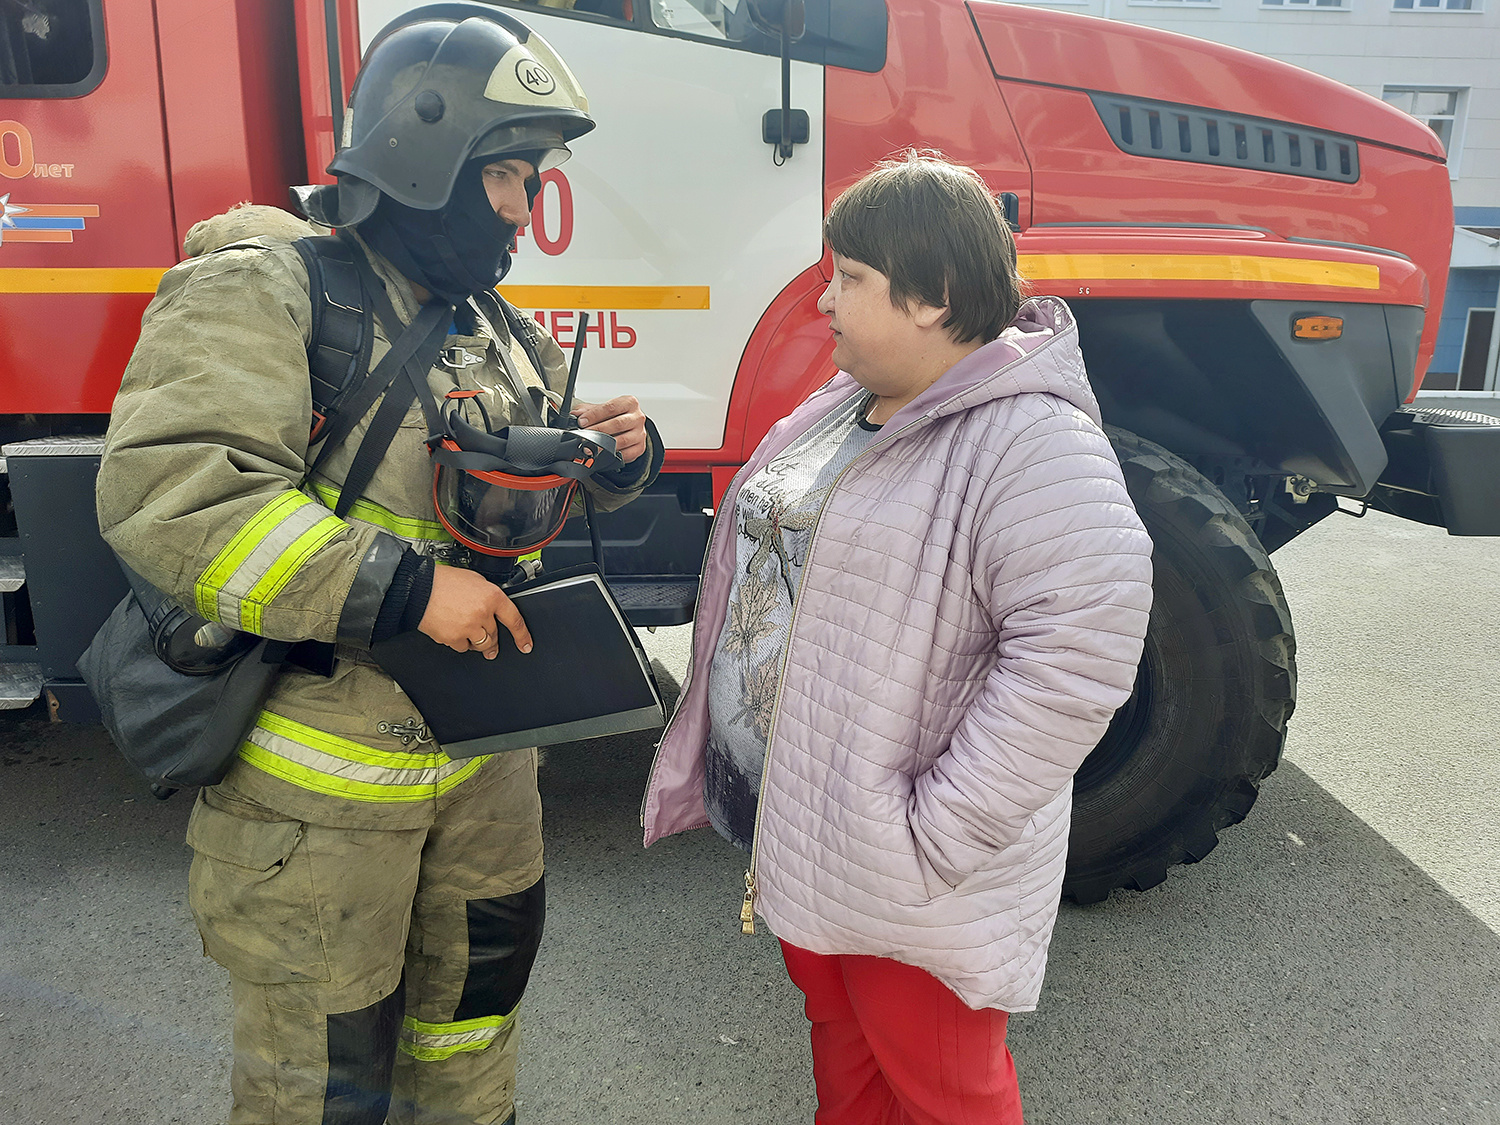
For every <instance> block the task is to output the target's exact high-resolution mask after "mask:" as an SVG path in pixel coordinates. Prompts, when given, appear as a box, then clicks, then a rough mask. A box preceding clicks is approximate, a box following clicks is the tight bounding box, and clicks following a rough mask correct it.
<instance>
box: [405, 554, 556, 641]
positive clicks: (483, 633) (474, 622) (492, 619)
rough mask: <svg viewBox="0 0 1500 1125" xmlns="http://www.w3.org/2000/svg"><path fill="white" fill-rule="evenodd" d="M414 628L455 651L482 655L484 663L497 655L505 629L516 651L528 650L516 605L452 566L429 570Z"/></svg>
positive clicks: (527, 635)
mask: <svg viewBox="0 0 1500 1125" xmlns="http://www.w3.org/2000/svg"><path fill="white" fill-rule="evenodd" d="M417 628H418V629H419V630H421V631H422V632H423V633H426V634H427V635H428V636H429V637H431V638H432V639H433V640H435V641H437V642H438V643H439V644H444V645H447V646H448V647H449V648H451V649H454V650H456V651H458V652H482V653H484V658H485V659H486V660H493V659H495V657H496V656H497V655H499V652H500V634H501V633H502V632H504V631H507V630H508V631H509V632H510V635H511V637H512V639H514V641H515V644H516V647H517V648H518V649H520V650H521V651H522V652H530V651H531V633H530V631H529V630H528V629H527V628H526V622H524V621H522V620H521V611H520V610H518V609H517V608H516V603H515V602H513V601H511V600H510V599H509V598H508V597H506V596H505V591H504V590H502V589H500V587H499V586H496V585H495V584H494V583H492V582H488V581H486V580H485V579H484V578H482V577H480V576H479V575H478V574H475V573H474V572H473V571H472V570H464V569H462V568H460V567H456V566H438V567H434V568H433V571H432V594H431V596H430V597H428V599H427V612H426V613H424V614H423V615H422V623H421V624H420V625H418V626H417Z"/></svg>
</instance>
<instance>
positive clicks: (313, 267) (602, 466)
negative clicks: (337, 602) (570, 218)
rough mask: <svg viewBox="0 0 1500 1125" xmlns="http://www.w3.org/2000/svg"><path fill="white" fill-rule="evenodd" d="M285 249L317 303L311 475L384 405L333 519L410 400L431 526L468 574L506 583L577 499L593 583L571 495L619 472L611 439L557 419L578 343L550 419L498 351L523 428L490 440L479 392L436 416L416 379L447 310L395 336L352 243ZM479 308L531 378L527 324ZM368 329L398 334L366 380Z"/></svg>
mask: <svg viewBox="0 0 1500 1125" xmlns="http://www.w3.org/2000/svg"><path fill="white" fill-rule="evenodd" d="M296 247H297V250H298V251H299V253H301V254H302V256H303V259H304V261H305V262H306V263H307V265H308V274H309V277H310V278H311V279H312V282H313V286H312V287H313V294H314V300H313V333H312V343H311V344H310V345H309V347H308V359H309V368H310V371H311V375H312V391H313V430H312V434H311V438H312V441H313V442H315V443H316V442H321V443H322V448H321V449H320V450H319V452H318V454H317V456H316V458H315V459H314V460H313V462H312V465H311V467H310V469H309V473H311V472H315V471H316V470H317V469H318V468H319V467H320V466H321V465H322V464H323V463H324V462H325V461H326V459H327V457H328V455H329V454H330V453H331V452H332V451H333V450H334V449H336V448H337V447H338V446H339V445H341V444H342V443H343V441H344V440H345V439H346V438H347V437H348V436H349V434H350V433H351V432H352V431H353V428H354V426H355V425H356V424H357V423H358V422H359V420H360V419H361V418H363V417H365V416H366V414H368V412H369V410H370V408H371V407H372V406H374V404H375V402H376V400H377V399H380V397H381V396H382V395H384V396H385V397H384V399H383V401H381V403H380V406H379V407H378V409H376V411H375V416H374V418H373V419H372V420H371V422H370V426H369V429H368V430H367V431H366V433H365V436H364V438H363V440H362V441H361V442H360V445H359V448H358V449H357V450H356V452H355V455H354V461H353V463H352V464H351V465H350V468H349V472H348V474H347V475H346V477H345V480H344V484H343V488H342V489H341V491H340V495H339V499H338V502H337V503H336V505H335V507H334V514H335V515H337V516H339V517H341V518H342V517H343V516H345V515H346V514H347V513H348V511H349V510H350V509H351V508H352V507H353V505H354V502H355V501H356V500H358V499H359V497H360V496H361V495H362V494H363V492H364V490H365V488H366V487H367V486H368V485H369V482H370V480H371V478H372V477H373V476H374V473H375V470H376V468H377V466H378V465H379V464H380V462H381V461H382V460H383V459H384V457H385V454H386V450H387V449H388V448H389V447H390V443H391V441H392V440H393V439H394V437H395V435H396V431H397V429H398V428H399V427H400V425H401V421H402V419H403V418H404V417H405V416H406V412H407V411H408V410H409V409H410V407H411V404H412V402H413V401H414V400H415V401H418V402H420V403H421V405H422V410H423V413H424V415H425V416H426V419H427V426H428V434H429V436H428V439H427V442H428V447H429V449H430V450H431V455H432V462H433V501H434V505H435V507H436V509H437V513H438V518H439V520H440V521H441V522H442V524H443V526H444V527H445V528H447V530H448V531H449V533H450V534H452V535H453V537H454V539H455V540H457V541H458V542H459V543H460V544H462V545H463V546H464V547H465V548H467V549H468V551H469V552H470V554H471V556H472V563H473V565H474V568H475V569H477V570H479V571H481V572H482V573H484V574H485V575H486V577H489V578H491V579H492V580H497V581H503V580H507V579H511V578H514V577H517V575H516V574H515V571H516V570H517V567H516V562H515V560H517V559H518V558H520V557H521V556H525V555H530V554H533V553H535V552H537V551H539V550H540V549H541V548H542V547H544V546H545V545H546V544H547V543H550V542H551V541H552V540H553V539H554V538H556V536H557V535H558V534H559V533H560V532H561V530H562V526H563V523H564V522H565V521H566V519H567V516H568V512H569V510H570V508H571V505H572V501H573V499H574V497H575V496H576V495H578V494H579V493H581V494H582V499H583V505H584V509H585V514H586V516H587V518H588V525H589V533H590V536H591V538H592V539H593V541H594V557H595V562H596V563H597V564H599V566H600V570H601V572H602V570H603V566H602V563H603V559H602V552H601V550H600V547H599V543H598V537H597V533H596V531H595V529H594V520H593V511H592V507H593V505H592V499H591V497H590V496H589V493H588V491H587V490H586V489H580V488H579V487H578V486H579V484H580V483H582V482H586V481H588V480H589V479H591V478H592V477H593V476H595V475H596V474H599V473H610V472H614V471H615V470H617V469H619V468H620V467H621V464H622V462H621V460H620V457H619V454H618V453H617V452H616V449H615V440H614V438H613V437H611V436H610V435H608V434H604V433H600V432H598V431H596V430H586V429H579V428H576V426H571V425H570V423H571V416H570V415H569V413H568V411H569V407H570V406H571V405H572V397H573V389H574V386H575V384H576V381H577V377H578V366H579V360H580V357H581V349H582V344H583V338H584V337H583V333H582V332H580V333H579V334H578V336H577V339H576V341H575V344H574V349H573V358H572V365H571V368H570V371H569V375H568V385H567V389H566V391H565V393H564V397H563V401H562V403H561V405H560V406H559V407H553V406H552V404H551V402H550V401H549V400H548V399H547V397H546V395H545V393H544V392H542V391H541V389H540V388H534V387H527V386H526V384H525V383H524V382H523V381H522V379H521V376H520V373H519V372H518V371H517V370H516V368H515V365H514V363H513V361H512V360H511V357H510V354H509V351H508V349H506V348H505V347H504V346H503V345H500V346H497V349H496V350H497V351H498V353H499V356H500V361H501V366H502V368H503V370H504V372H505V376H506V380H507V382H508V383H509V387H508V388H507V390H508V391H509V392H510V397H511V398H513V399H515V401H516V402H517V403H518V404H519V405H520V408H521V410H522V411H523V412H524V414H525V416H526V419H527V424H525V425H510V426H506V427H503V428H501V429H499V430H494V429H493V427H492V424H491V420H490V418H489V415H488V413H487V412H486V411H485V409H484V404H483V402H482V401H481V400H480V399H479V397H478V394H479V392H477V391H468V390H461V389H456V390H454V391H451V392H449V394H448V395H447V396H445V399H444V402H443V403H442V404H441V405H440V404H439V403H438V402H437V400H436V398H435V396H434V395H433V393H432V389H431V387H429V386H428V383H427V372H428V370H429V369H430V368H431V366H432V364H433V363H434V362H435V361H436V360H437V359H438V358H439V356H440V353H441V349H442V344H443V340H444V339H445V338H446V336H447V332H448V327H449V325H450V323H451V322H452V319H453V316H454V312H455V306H453V305H451V304H445V303H441V302H439V303H435V304H429V305H424V306H422V308H421V310H420V311H419V312H418V314H417V316H416V317H415V318H414V319H413V320H412V322H411V323H410V324H406V325H403V322H402V320H401V318H400V317H399V316H398V315H397V313H396V309H395V306H394V305H393V304H392V303H391V299H390V296H389V295H388V294H387V293H386V291H385V286H384V285H383V284H382V283H381V281H380V279H379V278H378V277H377V276H376V274H375V272H374V269H373V268H372V267H371V265H370V263H369V260H368V259H367V258H366V256H365V253H364V250H363V248H362V247H361V246H360V245H359V243H358V242H357V241H356V240H355V239H354V238H353V237H352V236H350V235H348V234H347V233H343V234H340V235H338V236H323V237H316V238H305V239H300V240H298V242H297V243H296ZM476 297H477V299H478V301H479V302H480V304H481V305H482V306H484V307H485V311H486V312H488V313H490V314H491V315H495V316H498V318H499V319H501V320H503V321H504V322H505V323H506V325H507V327H508V328H509V330H510V332H511V334H512V336H514V337H515V338H516V339H518V340H520V341H521V344H522V346H523V347H524V348H525V349H526V352H527V355H528V356H529V357H530V358H531V361H532V365H533V367H534V368H535V369H536V370H537V371H538V372H540V371H542V370H543V366H542V361H541V357H540V354H539V352H538V349H537V344H538V339H539V333H540V329H539V328H535V327H533V326H532V324H528V323H526V321H527V320H528V318H527V317H525V316H524V314H522V313H520V312H519V311H518V310H516V309H515V308H514V307H513V306H511V305H510V304H509V303H508V302H506V301H504V300H503V299H502V298H500V297H499V296H498V294H495V293H494V292H493V290H486V291H484V292H483V293H480V294H477V295H476ZM319 298H321V299H319ZM372 315H373V316H376V317H379V319H380V321H381V323H382V324H386V325H389V326H391V327H392V328H397V326H401V327H400V328H399V329H398V331H397V332H393V333H392V335H391V339H392V344H391V348H390V350H389V351H388V352H387V353H386V354H385V356H383V357H382V358H381V361H380V362H379V363H378V364H376V365H375V366H374V368H373V369H369V370H368V374H367V375H365V374H364V370H363V369H367V368H368V365H369V357H370V350H371V341H372V337H373V331H372V324H371V319H372ZM580 315H586V314H580ZM444 407H446V408H447V410H446V412H445V410H444ZM471 411H473V412H475V413H477V415H478V417H477V418H475V417H474V414H473V413H471ZM476 421H477V422H479V423H480V424H479V425H476V424H475V422H476Z"/></svg>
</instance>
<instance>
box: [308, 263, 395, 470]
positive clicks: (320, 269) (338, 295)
mask: <svg viewBox="0 0 1500 1125" xmlns="http://www.w3.org/2000/svg"><path fill="white" fill-rule="evenodd" d="M292 245H293V246H295V247H296V248H297V253H298V254H300V255H301V256H302V261H303V263H304V264H305V265H306V266H307V277H308V282H309V289H310V292H311V296H312V337H311V340H310V341H309V343H308V345H307V367H308V372H309V374H310V376H311V386H312V402H313V424H312V433H311V435H310V442H314V443H315V442H317V441H319V440H320V439H321V438H322V437H323V436H324V435H325V434H326V433H327V432H328V430H329V428H330V425H331V422H332V419H333V417H334V416H335V415H336V414H337V413H338V411H339V409H340V408H341V407H342V406H344V405H345V400H346V399H347V398H348V396H349V395H350V394H351V393H353V391H354V390H355V389H356V388H357V387H358V385H359V383H360V382H361V380H362V379H363V378H364V375H365V373H366V372H367V371H368V370H369V369H370V350H371V348H372V347H373V346H374V336H375V333H374V332H373V331H372V321H373V316H374V314H373V313H372V312H371V309H370V301H369V299H368V296H367V295H366V293H365V291H364V286H363V285H362V283H361V280H360V274H359V270H358V269H357V268H356V267H355V264H354V260H353V249H352V248H351V247H350V246H349V245H348V244H347V243H345V242H344V241H343V240H342V239H340V238H338V237H336V236H334V235H312V236H309V237H307V238H299V239H297V240H296V241H295V242H294V243H292Z"/></svg>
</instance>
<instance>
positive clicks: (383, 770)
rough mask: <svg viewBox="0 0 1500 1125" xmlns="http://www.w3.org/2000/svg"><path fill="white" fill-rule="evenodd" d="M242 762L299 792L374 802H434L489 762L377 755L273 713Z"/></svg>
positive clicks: (258, 726)
mask: <svg viewBox="0 0 1500 1125" xmlns="http://www.w3.org/2000/svg"><path fill="white" fill-rule="evenodd" d="M240 757H241V758H242V759H244V760H245V761H246V762H248V763H249V764H250V765H252V766H255V767H256V768H257V769H260V770H264V771H265V772H266V773H268V774H270V775H272V776H273V777H279V778H280V779H281V780H282V781H285V782H289V783H290V784H292V785H296V786H298V787H299V788H302V789H308V790H311V791H312V792H314V793H323V794H326V795H328V796H332V797H344V798H347V799H349V800H352V801H370V802H376V803H392V802H402V801H425V800H431V799H432V798H433V797H435V796H438V795H440V794H442V793H446V792H448V791H449V790H450V789H452V788H454V787H455V786H457V785H459V784H460V783H462V782H463V781H465V780H466V779H468V778H469V777H471V776H473V774H474V773H475V772H476V771H477V770H478V769H479V768H480V767H481V766H482V765H483V764H484V763H485V762H486V761H487V760H488V756H487V755H486V756H483V757H478V758H468V759H460V760H459V761H453V760H452V759H450V758H449V757H448V755H446V754H444V753H443V752H442V751H440V750H434V751H430V752H428V753H412V754H408V753H403V752H401V751H390V750H377V749H375V748H373V747H370V746H365V745H362V744H361V743H358V742H353V741H351V740H349V739H347V738H340V737H339V736H337V735H334V734H329V733H328V732H326V731H320V730H318V729H317V728H316V727H310V726H307V725H306V724H304V723H299V722H296V721H295V720H292V719H288V718H286V717H285V716H283V715H277V714H275V713H274V712H271V711H262V712H261V713H260V717H259V718H258V719H256V721H255V727H254V729H252V730H251V731H250V735H249V738H248V739H246V741H245V743H244V745H242V746H241V747H240Z"/></svg>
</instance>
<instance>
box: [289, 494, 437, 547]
mask: <svg viewBox="0 0 1500 1125" xmlns="http://www.w3.org/2000/svg"><path fill="white" fill-rule="evenodd" d="M313 491H314V492H316V493H317V495H318V499H319V500H321V501H322V502H323V504H324V506H326V507H328V508H336V507H337V506H338V502H339V490H338V489H336V488H334V487H332V486H330V485H326V484H318V483H316V482H314V483H313ZM349 515H350V516H351V517H352V518H354V519H359V520H364V522H365V523H368V524H373V525H374V526H376V527H378V528H380V529H381V530H382V531H389V532H390V533H391V534H392V535H399V536H401V538H403V539H414V540H428V541H437V542H440V543H449V542H452V540H453V536H451V535H449V534H448V529H447V528H446V527H444V526H443V525H442V524H440V523H437V522H436V521H434V520H419V519H416V518H415V517H413V516H398V515H397V514H396V513H395V512H393V511H391V510H390V509H389V508H382V507H381V506H380V505H379V504H376V503H374V502H373V501H370V500H356V501H355V502H354V503H353V504H352V505H351V506H350V508H349Z"/></svg>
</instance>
